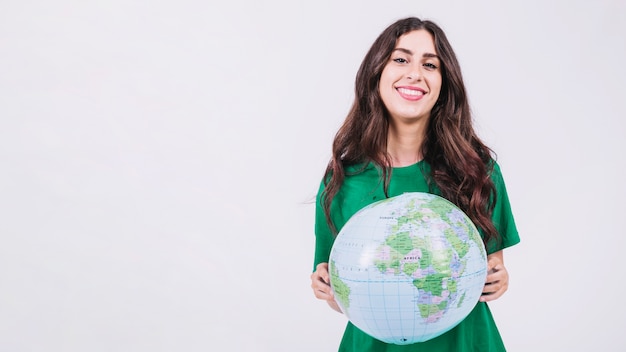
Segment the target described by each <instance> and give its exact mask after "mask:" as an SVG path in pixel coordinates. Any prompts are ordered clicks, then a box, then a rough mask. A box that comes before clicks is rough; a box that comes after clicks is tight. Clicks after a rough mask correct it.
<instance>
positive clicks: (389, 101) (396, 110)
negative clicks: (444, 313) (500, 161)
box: [311, 30, 509, 313]
mask: <svg viewBox="0 0 626 352" xmlns="http://www.w3.org/2000/svg"><path fill="white" fill-rule="evenodd" d="M436 54H437V52H436V50H435V44H434V41H433V38H432V35H431V34H430V33H429V32H428V31H426V30H416V31H411V32H408V33H406V34H404V35H402V36H401V37H400V38H398V40H397V43H396V48H395V49H394V51H393V52H392V54H391V57H390V59H389V61H388V62H387V64H386V66H385V68H384V69H383V72H382V74H381V77H380V83H379V85H378V89H379V92H380V96H381V98H382V100H383V103H384V104H385V107H386V108H387V111H388V112H389V116H390V120H389V134H388V138H387V152H388V153H389V155H390V156H391V160H392V166H394V167H402V166H408V165H412V164H414V163H416V162H417V161H419V160H421V159H422V155H421V154H420V150H421V145H422V142H423V141H424V135H425V131H426V126H427V123H428V119H429V118H430V112H431V110H432V108H433V106H434V105H435V103H436V102H437V99H438V98H439V93H440V91H441V85H442V76H441V70H440V61H439V59H438V58H437V55H436ZM487 270H488V275H487V278H486V280H485V287H484V288H483V294H482V296H481V297H480V301H481V302H489V301H493V300H495V299H498V298H500V297H501V296H502V295H503V294H504V293H505V292H506V291H507V289H508V287H509V274H508V271H507V270H506V268H505V266H504V257H503V251H498V252H495V253H492V254H490V255H488V256H487ZM311 288H312V289H313V292H314V294H315V297H317V298H318V299H321V300H324V301H326V302H327V303H328V305H329V306H330V307H331V308H332V309H334V310H336V311H337V312H340V313H341V309H340V308H339V305H338V304H337V302H336V301H335V297H334V295H333V292H332V290H331V288H330V275H329V273H328V263H320V264H319V265H318V266H317V267H316V270H315V272H313V274H311Z"/></svg>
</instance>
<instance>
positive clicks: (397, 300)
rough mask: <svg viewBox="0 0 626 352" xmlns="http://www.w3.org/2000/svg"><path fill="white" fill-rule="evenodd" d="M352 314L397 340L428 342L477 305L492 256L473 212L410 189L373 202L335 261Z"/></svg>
mask: <svg viewBox="0 0 626 352" xmlns="http://www.w3.org/2000/svg"><path fill="white" fill-rule="evenodd" d="M329 271H330V275H331V288H332V290H333V292H334V294H335V299H336V301H337V303H338V304H339V306H340V308H341V310H342V311H343V312H344V314H345V315H346V317H347V318H348V319H349V320H350V321H351V322H352V324H354V325H355V326H356V327H358V328H359V329H361V330H362V331H364V332H365V333H367V334H369V335H370V336H372V337H374V338H376V339H378V340H381V341H383V342H387V343H392V344H399V345H405V344H411V343H416V342H423V341H426V340H429V339H432V338H435V337H437V336H439V335H442V334H444V333H445V332H447V331H449V330H450V329H452V328H454V327H455V326H456V325H458V324H459V323H460V322H461V321H462V320H463V319H464V318H465V317H466V316H467V315H468V314H469V313H470V312H471V311H472V309H473V308H474V307H475V305H476V304H477V302H478V300H479V298H480V295H481V293H482V289H483V286H484V283H485V278H486V276H487V254H486V251H485V247H484V245H483V242H482V239H481V236H480V234H479V232H478V230H477V229H476V226H475V225H474V224H473V223H472V221H471V220H470V219H469V217H468V216H467V215H466V214H465V213H464V212H463V211H461V210H460V209H459V208H458V207H457V206H455V205H454V204H453V203H451V202H450V201H448V200H446V199H445V198H442V197H440V196H437V195H434V194H429V193H422V192H408V193H404V194H401V195H399V196H396V197H391V198H388V199H384V200H381V201H378V202H376V203H372V204H370V205H368V206H366V207H365V208H363V209H361V210H360V211H358V212H357V213H356V214H354V215H353V216H352V217H351V218H350V219H349V220H348V222H347V223H346V224H345V225H344V227H343V228H342V229H341V231H340V232H339V234H338V235H337V238H336V239H335V243H334V244H333V248H332V250H331V254H330V259H329Z"/></svg>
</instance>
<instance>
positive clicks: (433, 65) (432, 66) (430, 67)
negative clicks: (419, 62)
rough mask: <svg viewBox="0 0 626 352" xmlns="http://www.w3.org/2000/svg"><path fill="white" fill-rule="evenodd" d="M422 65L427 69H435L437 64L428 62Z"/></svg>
mask: <svg viewBox="0 0 626 352" xmlns="http://www.w3.org/2000/svg"><path fill="white" fill-rule="evenodd" d="M424 67H426V68H427V69H429V70H436V69H437V65H435V64H433V63H430V62H427V63H425V64H424Z"/></svg>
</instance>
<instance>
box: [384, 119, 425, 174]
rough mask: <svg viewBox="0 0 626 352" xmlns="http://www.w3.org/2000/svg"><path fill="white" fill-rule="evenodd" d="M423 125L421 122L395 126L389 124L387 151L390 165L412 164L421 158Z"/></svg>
mask: <svg viewBox="0 0 626 352" xmlns="http://www.w3.org/2000/svg"><path fill="white" fill-rule="evenodd" d="M424 134H425V127H424V124H422V123H416V124H413V125H402V126H396V125H393V124H390V126H389V133H388V135H387V153H388V154H389V156H390V157H391V166H392V167H402V166H408V165H413V164H415V163H417V162H418V161H420V160H422V158H423V155H422V143H423V142H424Z"/></svg>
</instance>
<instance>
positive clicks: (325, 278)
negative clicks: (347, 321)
mask: <svg viewBox="0 0 626 352" xmlns="http://www.w3.org/2000/svg"><path fill="white" fill-rule="evenodd" d="M311 288H312V289H313V293H314V294H315V297H317V298H318V299H321V300H324V301H326V303H328V305H329V306H330V307H331V308H332V309H334V310H336V311H337V312H339V313H341V309H340V308H339V305H337V302H336V301H335V295H334V294H333V290H331V288H330V275H329V274H328V263H320V264H318V265H317V267H316V268H315V272H313V274H311Z"/></svg>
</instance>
